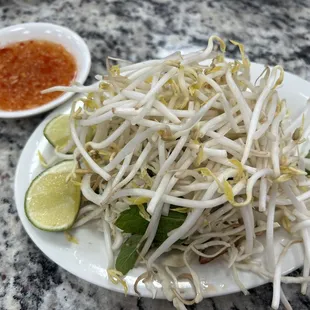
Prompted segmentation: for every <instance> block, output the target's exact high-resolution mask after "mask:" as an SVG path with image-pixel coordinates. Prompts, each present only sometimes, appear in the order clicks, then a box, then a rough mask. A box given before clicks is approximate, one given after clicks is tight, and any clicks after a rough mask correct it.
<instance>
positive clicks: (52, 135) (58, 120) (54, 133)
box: [43, 114, 71, 148]
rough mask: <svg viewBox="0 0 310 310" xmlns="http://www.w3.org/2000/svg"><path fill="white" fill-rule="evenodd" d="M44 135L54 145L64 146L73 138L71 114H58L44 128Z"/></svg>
mask: <svg viewBox="0 0 310 310" xmlns="http://www.w3.org/2000/svg"><path fill="white" fill-rule="evenodd" d="M43 133H44V136H45V138H46V139H47V140H48V142H49V143H50V144H51V145H52V146H53V147H55V148H56V147H62V146H64V145H66V144H67V143H68V141H69V140H70V138H71V133H70V126H69V115H68V114H63V115H59V116H56V117H55V118H53V119H52V120H50V121H49V122H48V124H47V125H46V126H45V128H44V132H43Z"/></svg>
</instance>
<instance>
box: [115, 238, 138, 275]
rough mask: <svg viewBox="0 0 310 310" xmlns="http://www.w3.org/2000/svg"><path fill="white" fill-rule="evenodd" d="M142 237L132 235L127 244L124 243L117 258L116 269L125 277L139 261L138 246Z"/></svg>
mask: <svg viewBox="0 0 310 310" xmlns="http://www.w3.org/2000/svg"><path fill="white" fill-rule="evenodd" d="M141 238H142V236H141V235H132V236H131V237H129V238H128V239H127V240H126V241H125V243H123V245H122V247H121V250H120V252H119V254H118V256H117V258H116V263H115V268H116V270H118V271H120V272H121V273H122V274H123V275H125V274H127V272H128V271H129V270H131V269H132V268H133V267H134V266H135V263H136V261H137V259H138V256H139V254H138V252H137V246H138V244H139V242H140V240H141Z"/></svg>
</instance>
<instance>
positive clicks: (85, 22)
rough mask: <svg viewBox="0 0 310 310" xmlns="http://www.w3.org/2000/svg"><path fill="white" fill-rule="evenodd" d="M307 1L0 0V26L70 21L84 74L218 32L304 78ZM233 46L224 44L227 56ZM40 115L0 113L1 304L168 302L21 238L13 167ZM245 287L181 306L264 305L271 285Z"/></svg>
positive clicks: (292, 294) (308, 302)
mask: <svg viewBox="0 0 310 310" xmlns="http://www.w3.org/2000/svg"><path fill="white" fill-rule="evenodd" d="M309 8H310V2H309V1H307V0H303V1H289V0H287V1H274V0H271V1H267V0H256V1H255V0H252V1H251V0H239V1H230V0H223V1H210V0H207V1H201V0H200V1H198V0H197V1H189V0H187V1H185V0H180V1H173V0H170V1H164V0H150V1H142V0H141V1H138V0H136V1H126V0H121V1H112V0H106V1H100V0H97V1H90V0H89V1H85V0H81V1H75V0H64V1H61V0H55V1H53V0H45V1H43V0H42V1H40V0H24V1H22V0H15V1H7V0H0V27H5V26H9V25H13V24H17V23H21V22H35V21H44V22H52V23H56V24H60V25H64V26H67V27H69V28H72V29H73V30H75V31H76V32H78V33H79V34H80V35H81V36H82V37H84V38H85V39H86V41H87V43H88V45H89V47H90V50H91V54H92V61H93V65H92V69H91V74H90V76H93V75H94V74H96V73H101V72H102V71H103V70H104V60H105V57H106V56H107V55H113V56H117V57H122V58H128V59H131V60H133V61H136V60H142V59H145V58H151V57H156V55H158V53H159V52H160V51H163V50H166V49H178V48H182V47H188V46H193V45H195V46H200V47H203V46H206V44H207V40H208V37H209V36H210V35H211V34H214V33H216V34H218V35H220V36H221V37H223V38H225V39H226V40H227V39H235V40H239V41H243V42H244V43H245V44H246V48H247V53H248V55H249V56H250V58H251V60H252V61H256V62H261V63H266V64H267V63H269V64H275V63H280V64H282V65H283V66H284V68H285V69H286V70H288V71H291V72H293V73H295V74H297V75H299V76H301V77H302V78H305V79H307V80H310V70H309V68H310V33H309V29H310V9H309ZM236 52H237V51H236V49H233V48H232V47H229V49H228V55H230V56H233V55H235V53H236ZM91 80H92V78H91V77H90V78H89V80H88V82H90V81H91ZM43 117H44V115H41V116H38V117H33V118H28V119H23V120H18V121H17V120H0V198H1V199H0V309H1V310H15V309H41V310H45V309H57V310H62V309H76V310H80V309H82V310H84V309H89V310H91V309H113V310H114V309H115V310H121V309H126V310H135V309H139V310H141V309H144V310H153V309H173V307H172V305H171V304H170V303H169V302H167V301H163V300H155V301H154V300H151V299H145V298H142V299H137V298H135V297H124V296H123V295H122V294H119V293H114V292H111V291H108V290H105V289H103V288H100V287H97V286H95V285H92V284H89V283H87V282H85V281H83V280H80V279H78V278H76V277H75V276H73V275H71V274H69V273H68V272H67V271H65V270H63V269H62V268H60V267H58V266H57V265H56V264H54V263H53V262H51V261H50V260H49V259H47V258H46V257H45V256H44V255H43V254H42V252H41V251H40V250H39V249H38V248H37V247H36V246H35V245H34V244H33V243H32V241H31V240H30V239H29V238H28V236H27V234H26V233H25V231H24V230H23V228H22V225H21V223H20V221H19V218H18V215H17V212H16V208H15V205H14V198H13V181H14V171H15V167H16V164H17V161H18V157H19V155H20V152H21V150H22V148H23V146H24V144H25V142H26V141H27V139H28V137H29V136H30V134H31V132H32V131H33V130H34V129H35V127H36V126H37V125H38V124H39V123H40V121H41V120H42V118H43ZM295 273H296V274H299V271H296V272H295ZM283 289H284V291H285V293H286V294H287V296H288V299H289V301H290V302H291V304H292V305H293V308H294V309H310V299H309V296H310V295H309V294H308V295H307V296H302V295H301V294H300V288H299V286H297V285H296V286H295V285H289V286H288V285H283ZM250 292H251V295H249V296H243V294H241V293H238V294H233V295H229V296H223V297H217V298H211V299H208V300H204V301H203V302H202V303H200V304H199V305H197V306H191V307H189V309H201V310H202V309H210V310H214V309H219V310H228V309H231V310H232V309H240V310H241V309H258V310H259V309H269V304H270V302H271V296H272V286H271V285H264V286H262V287H259V288H256V289H252V290H250Z"/></svg>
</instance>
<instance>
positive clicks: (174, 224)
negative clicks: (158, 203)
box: [154, 211, 186, 243]
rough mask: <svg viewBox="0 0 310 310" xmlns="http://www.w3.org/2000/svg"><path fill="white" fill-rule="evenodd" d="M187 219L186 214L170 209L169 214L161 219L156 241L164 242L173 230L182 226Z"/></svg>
mask: <svg viewBox="0 0 310 310" xmlns="http://www.w3.org/2000/svg"><path fill="white" fill-rule="evenodd" d="M185 219H186V214H184V213H180V212H175V211H170V212H169V214H168V216H164V215H163V216H162V217H161V218H160V221H159V225H158V228H157V232H156V236H155V239H154V241H155V242H156V243H163V242H164V241H165V240H166V239H167V237H168V233H169V232H170V231H171V230H174V229H176V228H178V227H180V226H181V225H182V224H183V223H184V221H185Z"/></svg>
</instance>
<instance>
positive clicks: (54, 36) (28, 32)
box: [0, 23, 91, 118]
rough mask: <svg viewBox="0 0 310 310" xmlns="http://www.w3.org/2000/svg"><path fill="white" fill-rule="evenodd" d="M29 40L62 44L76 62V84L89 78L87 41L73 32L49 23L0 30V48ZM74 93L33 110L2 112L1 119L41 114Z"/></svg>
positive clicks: (20, 25)
mask: <svg viewBox="0 0 310 310" xmlns="http://www.w3.org/2000/svg"><path fill="white" fill-rule="evenodd" d="M28 40H46V41H51V42H54V43H58V44H61V45H62V46H63V47H64V48H65V49H66V50H67V51H68V52H69V53H70V54H71V55H73V57H74V58H75V60H76V64H77V73H76V77H75V82H78V83H81V84H83V83H84V82H85V80H86V78H87V76H88V73H89V70H90V65H91V58H90V53H89V49H88V47H87V45H86V43H85V41H84V40H83V39H82V38H81V37H80V36H79V35H78V34H77V33H75V32H73V31H72V30H70V29H68V28H65V27H61V26H58V25H54V24H48V23H26V24H19V25H14V26H10V27H7V28H3V29H0V48H3V47H4V46H7V45H9V44H12V43H16V42H21V41H28ZM72 95H73V93H65V94H63V95H62V96H60V97H58V98H56V99H54V100H52V101H50V102H48V103H46V104H44V105H42V106H39V107H36V108H33V109H29V110H20V111H3V110H0V118H21V117H27V116H31V115H36V114H40V113H43V112H46V111H48V110H51V109H54V108H56V107H57V106H59V105H60V104H62V103H64V102H65V101H66V100H68V99H69V98H70V97H72Z"/></svg>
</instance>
